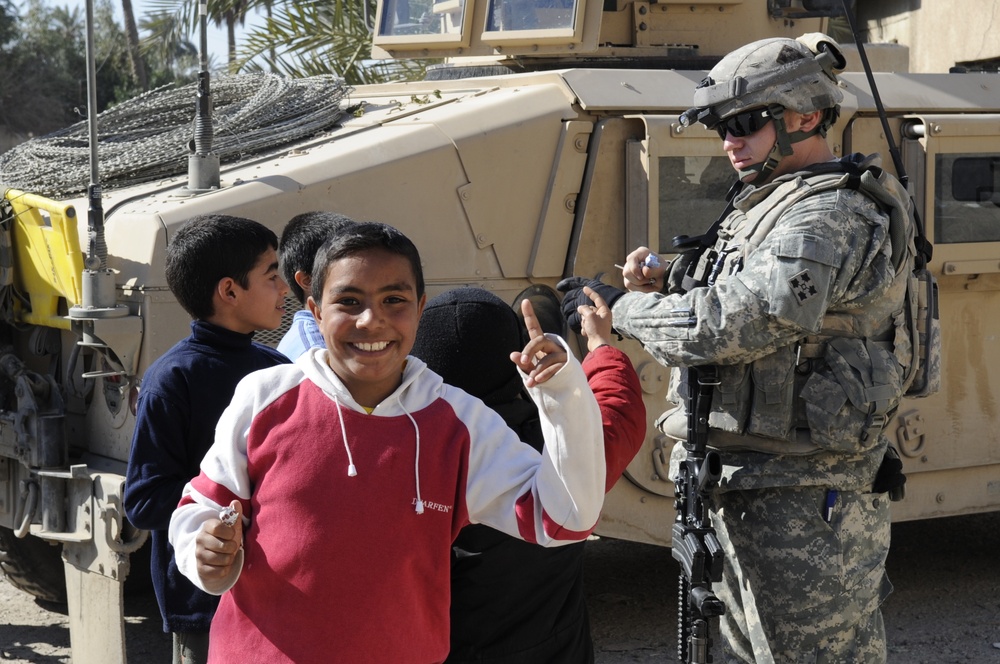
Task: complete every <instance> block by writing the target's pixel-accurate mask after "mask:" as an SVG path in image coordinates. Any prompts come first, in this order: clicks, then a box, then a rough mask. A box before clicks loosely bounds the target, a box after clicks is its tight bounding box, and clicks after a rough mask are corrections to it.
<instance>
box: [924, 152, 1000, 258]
mask: <svg viewBox="0 0 1000 664" xmlns="http://www.w3.org/2000/svg"><path fill="white" fill-rule="evenodd" d="M935 172H936V174H937V176H936V180H937V181H936V182H935V187H934V241H935V242H939V243H943V244H948V243H953V242H1000V155H983V154H939V155H937V158H936V168H935Z"/></svg>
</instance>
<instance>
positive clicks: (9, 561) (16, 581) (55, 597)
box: [0, 526, 66, 604]
mask: <svg viewBox="0 0 1000 664" xmlns="http://www.w3.org/2000/svg"><path fill="white" fill-rule="evenodd" d="M61 548H62V547H60V546H57V545H53V544H49V543H48V542H45V541H43V540H40V539H38V538H37V537H32V536H31V535H29V536H27V537H25V538H23V539H21V538H18V537H15V536H14V531H13V530H11V529H10V528H4V527H2V526H0V570H3V573H4V575H5V576H6V577H7V581H9V582H10V583H11V585H13V586H14V587H15V588H18V589H19V590H23V591H24V592H26V593H28V594H29V595H34V596H35V597H37V598H38V599H40V600H44V601H46V602H54V603H56V604H65V603H66V574H65V572H63V561H62V553H61Z"/></svg>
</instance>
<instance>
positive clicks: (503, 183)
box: [0, 0, 1000, 663]
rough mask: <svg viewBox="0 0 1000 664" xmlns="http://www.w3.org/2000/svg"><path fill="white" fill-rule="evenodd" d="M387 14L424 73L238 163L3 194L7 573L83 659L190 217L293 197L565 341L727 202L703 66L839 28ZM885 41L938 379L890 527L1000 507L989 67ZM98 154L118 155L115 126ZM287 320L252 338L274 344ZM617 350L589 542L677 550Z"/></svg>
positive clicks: (891, 121) (701, 6) (730, 12)
mask: <svg viewBox="0 0 1000 664" xmlns="http://www.w3.org/2000/svg"><path fill="white" fill-rule="evenodd" d="M377 4H378V7H377V13H376V14H375V16H374V33H373V37H374V54H375V56H376V57H381V58H432V59H435V62H436V64H434V65H433V66H431V67H430V68H429V70H428V76H427V78H426V80H422V81H419V82H405V83H393V84H383V85H372V86H362V87H357V88H355V89H353V90H343V94H342V95H338V96H331V97H330V98H329V99H328V103H327V106H329V107H332V108H334V109H335V110H337V111H338V113H337V115H338V118H337V119H336V120H335V121H334V122H333V123H332V126H326V128H324V129H322V130H321V131H319V132H318V133H316V132H315V131H313V133H312V134H308V135H303V134H299V135H297V137H296V136H292V137H290V138H288V139H287V141H286V143H285V144H284V145H282V146H279V147H268V148H266V149H263V150H258V151H256V152H248V153H247V154H241V153H240V151H239V150H238V149H237V150H232V151H230V152H228V153H227V154H224V155H223V156H222V159H221V166H215V165H214V164H213V159H212V154H213V153H212V150H211V146H210V145H209V146H208V149H204V148H205V147H206V146H205V145H204V144H203V145H202V149H201V152H204V154H196V155H195V156H194V157H193V158H192V159H191V161H192V162H193V163H194V168H193V169H192V171H191V173H188V174H187V175H185V169H186V168H187V160H186V159H184V157H183V156H181V157H180V158H178V159H176V162H178V163H177V164H176V165H177V166H178V168H175V169H174V170H173V171H171V172H158V173H157V174H156V175H155V176H148V177H139V176H137V175H136V176H132V177H131V179H130V176H129V175H128V173H130V172H132V171H130V170H129V169H125V176H124V178H123V179H122V180H119V181H117V182H116V183H114V184H111V183H106V184H105V188H104V191H103V198H102V199H101V200H102V201H103V205H104V208H103V211H102V214H100V215H95V214H90V213H88V218H89V220H90V221H89V222H88V223H86V224H85V223H83V221H82V219H80V217H81V215H82V211H83V210H86V209H88V208H91V209H93V201H94V196H93V194H94V191H93V189H92V190H91V194H90V195H89V196H86V197H85V196H83V195H82V193H81V190H80V187H78V188H77V190H76V193H66V192H65V191H63V192H62V193H60V192H59V191H56V190H46V188H45V186H43V185H35V186H33V185H32V184H31V183H30V182H28V183H21V184H17V185H16V186H15V185H12V184H11V182H6V185H7V187H13V188H10V189H7V188H4V189H0V192H4V198H5V203H4V210H5V213H4V215H3V221H2V228H3V231H4V232H3V233H2V234H0V241H2V242H3V244H2V245H0V268H2V269H0V277H2V279H3V281H2V283H0V285H2V287H3V293H4V295H5V297H4V298H3V300H2V303H3V305H2V319H3V323H2V325H0V327H2V335H0V336H2V348H3V350H2V352H0V369H2V371H0V374H2V378H0V396H2V402H0V408H2V410H0V563H2V565H3V569H4V571H5V572H6V573H7V575H8V577H9V578H10V580H12V581H13V582H14V583H15V584H16V585H20V586H21V587H22V588H24V589H26V590H28V591H29V592H34V593H36V594H38V595H39V596H42V597H47V598H49V599H56V600H61V599H66V600H67V601H68V602H69V607H70V612H69V615H70V622H71V635H72V645H73V651H74V661H76V662H78V663H87V662H102V663H106V662H117V661H124V660H125V652H124V641H123V628H122V584H123V580H124V578H125V576H126V575H127V574H128V571H129V555H130V553H132V552H133V551H135V550H137V549H139V547H140V546H141V544H142V540H143V538H144V533H142V532H139V531H136V530H135V529H134V528H132V527H131V526H130V525H129V524H128V522H127V520H126V519H125V517H124V516H123V512H122V507H121V498H122V484H123V476H124V471H125V464H126V459H127V455H128V449H129V444H130V439H131V432H132V428H133V425H134V415H133V413H132V412H131V410H130V404H132V403H134V398H135V395H136V393H137V390H139V389H141V386H142V378H143V373H144V372H145V370H146V369H147V368H148V367H149V365H150V364H151V363H152V362H153V361H154V360H155V359H156V358H157V357H159V356H160V355H161V354H162V353H163V352H164V351H166V350H167V349H168V348H170V346H172V345H173V344H174V343H175V342H176V341H178V340H179V339H181V338H183V337H184V336H186V335H187V333H188V317H187V315H186V314H185V313H184V312H183V310H182V309H181V307H180V306H179V305H178V304H177V302H176V300H175V299H174V297H173V296H172V295H171V293H170V291H169V290H168V288H167V286H166V283H165V280H164V274H163V264H164V252H165V248H166V245H167V242H168V241H169V240H170V238H171V236H172V234H173V232H174V231H175V230H176V229H177V228H178V227H179V226H180V225H181V224H182V223H183V222H184V221H185V220H187V219H188V218H190V217H192V216H194V215H197V214H204V213H226V214H233V215H240V216H246V217H250V218H252V219H256V220H259V221H261V222H263V223H265V224H267V225H269V226H270V227H271V228H273V229H274V230H275V231H277V232H280V230H281V229H282V227H283V225H284V224H285V222H286V221H287V220H288V219H289V218H291V217H292V216H293V215H295V214H298V213H301V212H306V211H310V210H333V211H337V212H341V213H344V214H347V215H349V216H351V217H353V218H356V219H362V220H378V221H384V222H387V223H390V224H392V225H395V226H397V227H398V228H400V229H401V230H403V231H404V232H405V233H406V234H407V235H408V236H410V237H411V238H413V239H414V241H415V242H416V244H417V246H418V247H419V249H420V251H421V253H422V256H423V259H424V262H425V263H424V270H425V275H426V278H427V284H428V291H429V294H430V295H434V294H437V293H439V292H441V291H444V290H446V289H450V288H453V287H456V286H461V285H470V284H471V285H476V286H481V287H483V288H486V289H489V290H491V291H493V292H495V293H496V294H497V295H499V296H500V297H502V298H503V299H504V300H506V301H508V302H511V303H514V302H515V301H516V300H518V299H520V298H524V297H530V298H531V299H532V301H533V302H534V303H535V305H536V308H537V309H539V310H540V312H541V314H542V316H543V318H544V319H545V320H546V321H547V325H549V326H551V327H553V328H560V327H561V322H560V321H561V319H560V316H559V313H558V300H559V296H558V294H557V293H556V291H555V290H554V286H555V284H556V283H557V282H558V281H559V279H561V278H562V277H564V276H568V275H588V276H594V275H598V274H603V275H604V279H606V280H607V281H608V282H610V283H615V284H617V285H621V277H620V273H619V271H618V270H615V268H614V267H613V266H614V264H615V263H621V262H622V259H623V258H624V257H625V256H626V255H627V253H628V252H629V251H630V250H631V249H632V248H634V247H636V246H639V245H646V246H649V247H652V248H655V249H656V250H658V251H659V252H660V253H661V254H663V255H667V256H669V254H670V253H671V251H672V247H671V243H670V240H671V238H673V237H674V236H677V235H682V234H689V235H696V234H698V233H700V232H701V231H703V230H704V229H705V228H706V227H707V226H709V225H710V224H711V222H712V221H713V220H714V219H715V217H716V216H717V215H718V213H719V211H720V210H721V208H722V205H723V204H722V200H723V198H724V195H725V192H726V191H727V189H728V186H729V184H730V183H731V181H732V179H733V173H732V169H731V167H730V165H729V163H728V160H727V158H726V157H725V155H724V154H723V151H722V146H721V143H720V141H719V139H718V135H717V134H716V133H715V132H712V131H709V130H707V129H705V128H704V127H702V126H701V125H697V124H695V125H692V126H683V125H682V124H681V123H680V122H679V121H678V115H679V114H680V113H681V112H683V111H684V110H686V109H687V108H688V107H689V106H690V103H691V99H692V93H693V90H694V88H695V86H696V85H697V84H698V82H699V81H700V80H701V79H702V78H703V77H704V76H705V70H706V69H708V68H710V67H711V66H712V64H714V62H715V61H717V59H718V58H720V57H721V56H722V55H724V54H725V53H727V52H728V51H730V50H732V49H733V48H736V47H737V46H740V45H742V44H744V43H746V42H749V41H752V40H753V39H756V38H760V37H765V36H786V37H793V38H794V37H797V36H799V35H801V34H803V33H807V32H816V31H826V32H830V31H831V27H832V26H831V20H832V19H831V17H832V16H834V15H835V14H836V13H837V10H838V9H839V7H840V3H839V2H821V1H819V0H815V1H812V2H811V1H809V0H712V1H711V2H709V1H706V0H684V1H683V2H680V1H674V0H660V1H659V2H648V1H646V0H601V1H598V0H379V2H378V3H377ZM899 48H901V47H894V48H890V47H884V48H882V47H878V46H876V45H870V53H871V54H872V59H873V60H874V61H875V62H876V68H877V69H878V68H879V67H878V61H879V59H880V53H879V51H880V49H881V50H884V53H882V54H881V55H885V56H886V57H887V58H888V61H889V62H890V63H891V64H889V65H883V66H882V67H881V70H882V73H877V74H876V75H875V79H876V80H877V82H878V87H879V90H880V92H881V98H882V101H883V103H884V105H885V109H886V112H887V115H888V126H889V127H890V128H891V132H892V134H893V136H894V139H895V141H896V143H898V144H899V145H900V148H901V153H902V157H903V163H905V165H906V170H907V171H908V173H909V175H910V180H909V186H910V189H911V193H912V195H913V198H914V200H915V203H916V206H917V208H918V209H919V212H920V214H921V217H922V219H923V220H924V222H925V226H926V231H927V234H928V237H929V239H930V240H931V241H932V242H933V243H934V254H933V259H932V261H931V262H930V264H929V266H930V268H931V270H932V272H933V273H934V274H935V275H936V276H937V279H938V284H939V288H940V317H941V321H942V324H943V339H944V342H943V384H942V388H941V390H940V391H939V392H938V393H937V394H936V395H934V396H931V397H928V398H925V399H921V400H912V401H906V402H904V404H903V406H902V407H901V408H900V409H899V411H898V413H896V414H895V415H894V417H893V419H892V421H891V422H889V423H888V424H887V425H886V426H887V428H886V431H887V432H888V434H889V436H890V437H891V438H892V439H893V441H894V442H895V444H896V447H897V448H898V449H899V451H900V453H901V455H902V458H903V462H904V470H905V472H906V473H907V475H908V477H909V481H908V483H907V485H906V488H907V496H906V499H905V500H904V501H902V502H899V503H896V504H894V506H893V507H894V509H893V517H894V519H896V520H911V519H925V518H930V517H943V516H949V515H958V514H968V513H975V512H984V511H990V510H996V509H998V508H1000V479H998V478H1000V402H998V399H1000V343H998V341H997V330H998V329H1000V79H998V78H997V77H996V76H995V75H990V74H975V73H961V74H959V73H955V74H907V73H890V72H893V71H895V72H900V71H901V70H905V62H906V56H905V51H903V55H902V57H900V56H899ZM845 50H850V49H849V47H847V46H845ZM883 61H885V60H883ZM855 62H856V60H855ZM854 69H856V70H858V71H856V72H855V73H845V74H844V75H843V76H842V80H843V91H844V97H845V98H844V102H843V105H842V112H841V115H840V118H839V120H838V121H837V123H836V125H835V126H834V127H833V128H832V130H831V131H830V139H831V144H832V146H833V149H834V151H835V152H836V153H837V154H845V153H849V152H854V151H858V152H865V153H871V152H883V153H884V152H885V149H886V140H885V139H886V137H885V135H884V133H883V129H882V125H881V123H880V120H879V118H878V117H877V113H876V107H875V104H874V101H873V94H872V92H871V90H870V87H869V85H868V82H867V79H866V77H865V76H864V74H862V73H858V72H859V71H860V70H859V69H858V67H857V65H856V64H855V66H854ZM216 101H217V102H218V101H219V100H218V99H216ZM190 105H191V106H190V108H191V109H192V112H193V109H194V107H195V101H194V99H192V100H191V102H190ZM190 115H191V113H190V112H189V113H188V114H187V115H186V117H187V118H188V120H187V121H186V122H185V123H182V124H183V131H184V132H186V134H187V135H190V133H191V129H190ZM102 119H103V116H102ZM108 119H110V118H108ZM208 125H209V126H210V125H211V123H210V122H209V123H208ZM204 128H205V127H201V128H200V129H199V131H200V130H201V129H204ZM229 131H230V133H231V132H233V131H235V129H232V128H230V130H229ZM273 131H277V129H276V128H275V129H274V130H273ZM216 137H217V140H221V135H220V134H219V133H218V132H217V134H216ZM236 140H237V142H239V137H238V136H237V137H236ZM185 141H186V139H185ZM288 141H291V142H288ZM100 142H101V144H102V145H103V146H104V148H105V149H107V150H111V148H112V146H113V145H115V149H116V150H118V149H121V148H120V146H118V145H116V144H115V136H111V135H102V136H101V140H100ZM209 143H210V142H209ZM76 147H79V146H76ZM116 154H117V153H116ZM181 154H182V155H183V152H182V153H181ZM133 156H134V155H133ZM76 159H77V160H80V159H82V157H79V156H78V157H76ZM98 164H99V165H100V164H101V162H100V161H99V162H98ZM885 166H886V167H887V168H888V169H889V170H892V169H893V166H892V164H891V162H889V160H888V159H886V160H885ZM129 168H131V166H130V167H129ZM50 170H52V171H54V172H58V171H60V170H61V169H58V168H55V169H50ZM135 172H138V171H135ZM85 179H86V178H81V180H82V181H84V184H85ZM43 196H44V197H43ZM105 212H106V214H105ZM78 213H79V214H78ZM95 217H96V218H97V219H98V221H100V218H101V217H103V222H102V223H101V224H98V226H99V227H98V228H96V229H95V228H94V225H95V224H94V223H92V222H93V220H94V219H95ZM98 237H100V238H102V241H100V242H99V241H97V240H96V238H98ZM105 245H106V249H105V248H104V247H105ZM294 308H295V306H294V304H293V303H291V302H289V309H290V310H291V309H294ZM280 332H281V330H279V334H278V335H272V336H265V337H263V339H264V340H265V341H268V342H270V343H276V341H277V339H278V338H279V335H280ZM569 336H570V337H571V338H572V334H570V335H569ZM575 341H577V342H578V340H575ZM621 346H622V348H624V349H625V350H626V351H627V352H628V353H629V356H630V357H631V359H632V361H633V363H634V365H635V367H636V369H637V370H638V373H639V375H640V378H641V382H642V388H643V390H644V392H645V401H646V408H647V411H648V413H649V419H650V423H649V427H648V434H647V438H646V440H645V443H644V445H643V448H642V450H641V451H640V452H639V454H638V456H637V457H636V458H635V460H634V461H633V462H632V463H631V464H630V465H629V467H628V470H627V472H626V473H625V476H624V477H623V478H622V479H621V480H620V481H619V482H618V483H617V485H616V486H615V488H614V489H613V490H612V491H611V492H610V493H609V494H608V496H607V500H606V506H605V509H604V513H603V517H602V520H601V522H600V525H599V528H598V532H599V533H600V534H603V535H606V536H610V537H616V538H625V539H631V540H638V541H643V542H649V543H654V544H659V545H664V546H667V545H669V544H670V541H669V538H670V530H671V524H672V522H673V519H674V512H673V496H674V487H673V484H672V482H671V481H670V479H669V478H668V476H667V472H666V465H667V459H668V454H669V449H668V448H669V443H668V442H667V441H666V440H665V438H664V437H662V436H661V435H660V434H659V433H658V432H657V430H656V429H655V428H654V427H653V425H652V421H653V419H654V418H655V417H656V416H657V415H658V414H659V413H660V412H662V411H663V410H664V409H665V408H666V407H667V406H668V405H669V404H667V403H665V398H666V393H667V378H668V370H667V369H666V368H664V367H662V366H660V365H659V364H658V363H657V362H656V361H655V360H653V359H652V358H651V357H650V356H648V355H647V354H645V353H644V351H643V350H642V348H640V347H639V346H638V345H636V344H634V343H632V342H628V341H624V342H621Z"/></svg>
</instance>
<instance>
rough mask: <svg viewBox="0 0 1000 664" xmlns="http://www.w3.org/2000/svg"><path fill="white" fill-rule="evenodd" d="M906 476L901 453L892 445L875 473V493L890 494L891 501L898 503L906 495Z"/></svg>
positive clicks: (887, 449)
mask: <svg viewBox="0 0 1000 664" xmlns="http://www.w3.org/2000/svg"><path fill="white" fill-rule="evenodd" d="M904 484H906V475H904V474H903V462H902V460H900V458H899V453H898V452H897V451H896V449H895V448H894V447H893V446H892V445H890V446H889V447H887V448H886V450H885V455H884V456H883V457H882V464H881V465H880V466H879V467H878V472H876V473H875V483H874V486H873V487H872V491H873V492H874V493H888V494H889V500H891V501H893V502H898V501H900V500H902V499H903V497H904V496H905V495H906V488H905V487H904V486H903V485H904Z"/></svg>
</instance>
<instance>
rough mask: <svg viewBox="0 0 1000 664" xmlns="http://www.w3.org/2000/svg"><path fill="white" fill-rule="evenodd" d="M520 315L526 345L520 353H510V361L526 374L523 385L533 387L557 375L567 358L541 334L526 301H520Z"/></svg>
mask: <svg viewBox="0 0 1000 664" xmlns="http://www.w3.org/2000/svg"><path fill="white" fill-rule="evenodd" d="M521 314H522V315H523V316H524V327H525V329H527V330H528V343H527V344H526V345H525V347H524V350H522V351H521V352H520V353H511V354H510V360H511V362H513V363H514V364H516V365H517V366H518V367H519V368H520V369H521V371H523V372H524V373H526V374H528V380H527V381H526V383H525V384H526V385H527V386H528V387H535V386H536V385H540V384H541V383H544V382H545V381H547V380H548V379H549V378H551V377H552V376H555V375H556V374H557V373H559V370H560V369H562V367H563V365H564V364H566V360H567V359H568V356H567V354H566V351H565V350H564V349H563V347H562V346H560V345H559V344H558V343H557V342H555V341H553V340H552V339H549V338H548V337H546V336H545V333H544V332H542V326H541V325H539V324H538V318H537V317H536V316H535V310H534V308H532V306H531V302H529V301H528V300H527V299H524V300H522V301H521Z"/></svg>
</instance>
